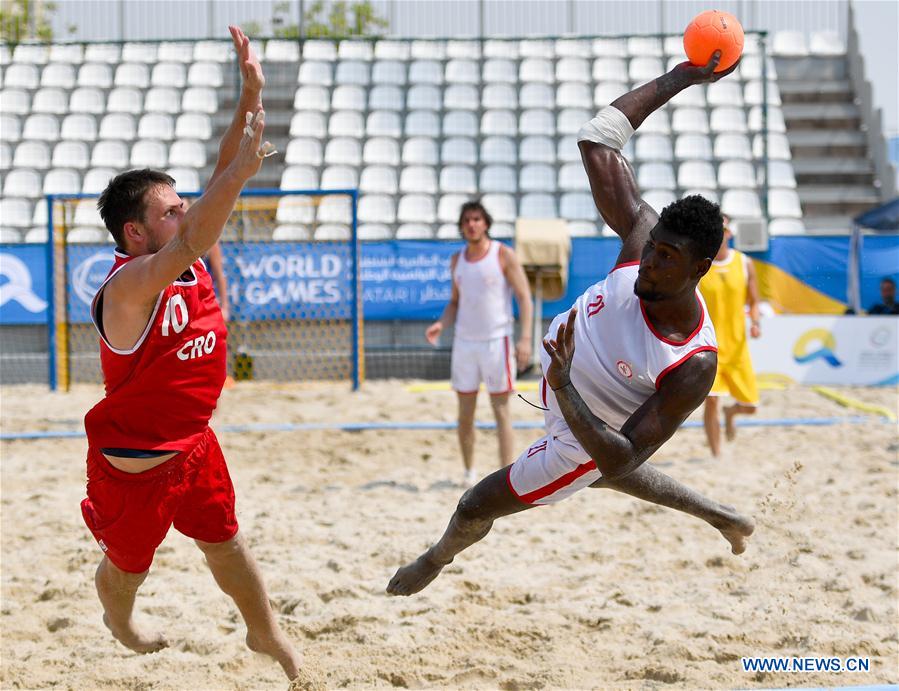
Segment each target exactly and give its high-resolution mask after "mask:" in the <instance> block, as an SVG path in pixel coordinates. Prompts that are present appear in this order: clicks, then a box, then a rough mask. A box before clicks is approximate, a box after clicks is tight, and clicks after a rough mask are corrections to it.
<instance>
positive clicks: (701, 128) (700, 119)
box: [671, 108, 709, 134]
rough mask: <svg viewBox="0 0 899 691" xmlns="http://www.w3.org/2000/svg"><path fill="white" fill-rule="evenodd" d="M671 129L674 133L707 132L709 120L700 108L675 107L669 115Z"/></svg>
mask: <svg viewBox="0 0 899 691" xmlns="http://www.w3.org/2000/svg"><path fill="white" fill-rule="evenodd" d="M671 129H672V130H673V131H674V132H675V133H676V134H683V133H689V134H708V132H709V121H708V118H707V117H706V113H705V111H704V110H702V109H700V108H676V109H675V111H674V114H673V115H672V116H671Z"/></svg>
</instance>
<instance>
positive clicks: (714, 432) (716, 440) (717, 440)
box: [702, 396, 721, 458]
mask: <svg viewBox="0 0 899 691" xmlns="http://www.w3.org/2000/svg"><path fill="white" fill-rule="evenodd" d="M718 410H719V406H718V396H709V397H708V398H706V399H705V410H704V411H703V417H702V422H703V427H704V428H705V438H706V439H707V440H708V442H709V449H711V451H712V456H714V457H715V458H718V455H719V454H720V453H721V419H720V417H719V413H718Z"/></svg>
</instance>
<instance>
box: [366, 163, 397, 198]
mask: <svg viewBox="0 0 899 691" xmlns="http://www.w3.org/2000/svg"><path fill="white" fill-rule="evenodd" d="M359 189H361V190H362V191H363V192H365V193H367V194H368V193H381V194H396V191H397V179H396V170H395V169H394V168H391V167H389V166H367V167H366V168H363V169H362V174H361V175H360V177H359Z"/></svg>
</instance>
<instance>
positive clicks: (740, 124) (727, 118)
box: [709, 106, 748, 134]
mask: <svg viewBox="0 0 899 691" xmlns="http://www.w3.org/2000/svg"><path fill="white" fill-rule="evenodd" d="M709 128H710V129H711V130H712V132H729V133H737V134H742V133H744V132H747V131H748V129H747V127H746V113H745V111H744V110H743V109H742V108H728V107H724V106H719V107H717V108H714V109H712V115H711V118H710V119H709Z"/></svg>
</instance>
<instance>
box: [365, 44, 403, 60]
mask: <svg viewBox="0 0 899 691" xmlns="http://www.w3.org/2000/svg"><path fill="white" fill-rule="evenodd" d="M410 48H411V46H410V44H409V41H393V40H380V41H378V42H377V43H375V54H374V57H375V59H376V60H408V59H409V53H410Z"/></svg>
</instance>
